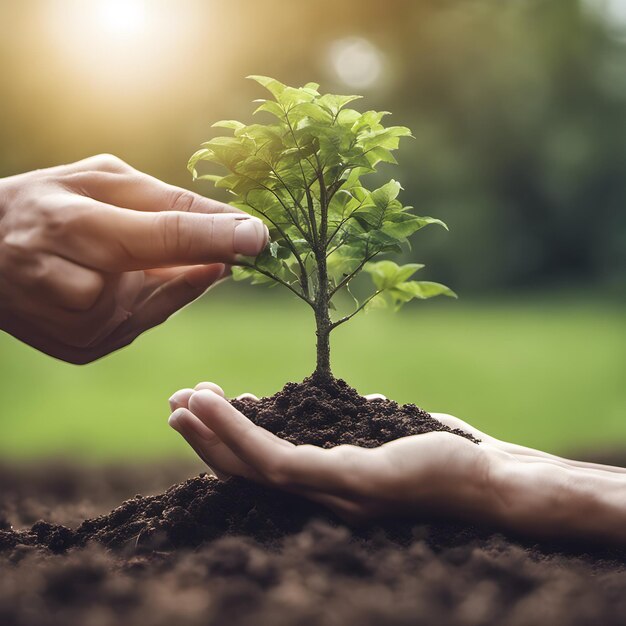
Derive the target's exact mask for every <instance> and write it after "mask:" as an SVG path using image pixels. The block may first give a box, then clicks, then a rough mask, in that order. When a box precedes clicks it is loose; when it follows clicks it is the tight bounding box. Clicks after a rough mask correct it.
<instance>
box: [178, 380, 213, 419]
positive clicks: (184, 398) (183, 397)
mask: <svg viewBox="0 0 626 626" xmlns="http://www.w3.org/2000/svg"><path fill="white" fill-rule="evenodd" d="M201 389H208V390H209V391H212V392H213V393H217V394H218V395H220V396H222V398H223V397H224V390H223V389H222V388H221V387H220V386H219V385H216V384H215V383H209V382H204V383H198V384H197V385H196V386H195V388H194V389H189V388H186V389H180V390H179V391H176V392H175V393H174V394H172V396H170V398H169V404H170V409H171V410H172V412H174V411H175V410H176V409H180V408H184V409H186V408H188V407H189V398H191V396H192V395H193V394H194V392H196V391H199V390H201Z"/></svg>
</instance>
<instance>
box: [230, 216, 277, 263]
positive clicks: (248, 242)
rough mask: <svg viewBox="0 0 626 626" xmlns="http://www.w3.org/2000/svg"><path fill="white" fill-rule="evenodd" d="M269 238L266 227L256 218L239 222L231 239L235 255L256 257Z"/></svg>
mask: <svg viewBox="0 0 626 626" xmlns="http://www.w3.org/2000/svg"><path fill="white" fill-rule="evenodd" d="M269 236H270V233H269V230H268V229H267V226H266V225H265V224H264V223H263V222H262V221H261V220H259V219H257V218H256V217H249V218H246V219H243V220H239V221H238V223H237V225H236V226H235V235H234V239H233V247H234V250H235V253H236V254H243V255H245V256H256V255H257V254H259V253H260V252H261V251H262V250H263V248H265V246H266V245H267V242H268V239H269Z"/></svg>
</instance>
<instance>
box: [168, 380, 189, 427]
mask: <svg viewBox="0 0 626 626" xmlns="http://www.w3.org/2000/svg"><path fill="white" fill-rule="evenodd" d="M193 393H194V390H193V389H189V388H187V389H179V390H178V391H175V392H174V393H173V394H172V395H171V396H170V397H169V399H168V403H169V405H170V410H171V412H172V413H174V411H176V409H186V408H187V407H188V405H189V398H191V396H192V395H193ZM170 425H171V424H170Z"/></svg>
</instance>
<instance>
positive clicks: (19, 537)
mask: <svg viewBox="0 0 626 626" xmlns="http://www.w3.org/2000/svg"><path fill="white" fill-rule="evenodd" d="M233 405H234V406H235V407H236V408H238V409H239V410H241V411H242V412H243V413H244V414H245V415H247V416H248V417H249V418H250V419H251V420H252V421H253V422H255V423H256V424H259V425H260V426H263V427H264V428H266V429H267V430H270V431H272V432H274V433H275V434H277V435H278V436H280V437H283V438H284V439H287V440H288V441H291V442H293V443H296V444H302V443H310V444H314V445H318V446H323V447H332V446H336V445H339V444H344V443H351V444H354V445H358V446H363V447H374V446H378V445H381V444H383V443H385V442H387V441H391V440H393V439H397V438H398V437H405V436H407V435H417V434H423V433H427V432H432V431H435V430H438V431H447V432H454V433H455V434H457V435H459V436H462V437H466V438H468V439H470V440H471V441H474V442H476V441H477V440H476V439H474V437H472V436H471V435H470V434H468V433H465V432H463V431H460V430H458V429H457V430H454V431H452V430H451V429H449V428H448V427H446V426H444V425H443V424H441V423H440V422H438V421H437V420H435V419H434V418H432V417H431V416H430V415H429V414H428V413H427V412H426V411H424V410H422V409H420V408H418V407H416V406H415V405H414V404H406V405H399V404H397V403H396V402H392V401H389V400H374V401H367V400H366V399H365V398H364V397H363V396H361V395H359V394H358V393H357V391H356V390H355V389H353V388H352V387H350V386H349V385H347V384H346V383H345V382H344V381H342V380H319V379H315V378H308V379H306V380H305V381H303V382H302V383H297V384H296V383H288V384H287V385H286V386H285V387H284V389H282V390H281V391H280V392H278V393H277V394H275V395H274V396H271V397H268V398H262V399H261V400H259V401H251V400H239V401H233ZM315 517H318V518H320V517H321V518H325V519H328V520H333V519H334V518H333V516H332V515H331V514H330V513H329V512H327V511H326V510H325V509H324V508H322V507H320V506H319V505H316V504H313V503H311V502H308V501H305V500H303V499H301V498H298V497H296V496H292V495H289V494H285V493H280V492H277V491H275V490H271V489H267V488H264V487H261V486H259V485H254V484H251V483H248V482H246V481H243V480H238V479H231V480H229V481H227V482H223V483H220V482H218V481H216V480H214V479H213V478H210V477H208V476H207V475H206V474H205V475H201V476H199V477H196V478H192V479H190V480H187V481H185V482H184V483H182V484H179V485H175V486H173V487H171V488H170V489H168V490H167V491H166V492H165V493H162V494H160V495H156V496H149V497H143V496H139V495H138V496H135V497H134V498H132V499H130V500H127V501H126V502H124V503H123V504H122V505H120V506H118V507H117V508H116V509H114V510H113V511H111V512H110V513H108V514H107V515H102V516H100V517H97V518H95V519H87V520H85V521H84V522H83V523H82V524H80V525H79V526H78V528H77V529H75V530H72V529H69V528H67V527H65V526H62V525H58V524H51V523H48V522H43V521H40V522H37V523H36V524H34V525H33V526H32V528H30V529H29V530H26V531H14V530H11V529H6V528H5V529H4V530H2V529H1V528H0V550H3V549H4V550H7V549H13V548H15V547H16V546H18V545H26V546H44V547H46V548H48V549H49V550H51V551H52V552H56V553H58V552H64V551H66V550H68V549H70V548H72V547H75V546H84V545H86V544H87V543H88V542H90V541H97V542H98V543H101V544H102V545H104V546H106V547H108V548H116V549H127V550H134V551H158V550H173V549H176V548H182V547H194V546H198V545H200V544H202V543H204V542H206V541H210V540H212V539H216V538H218V537H221V536H226V535H241V534H244V535H248V536H250V537H253V538H254V539H255V540H257V541H260V542H264V543H268V542H272V541H276V540H278V539H280V538H281V537H284V536H285V535H287V534H290V533H294V532H297V531H299V530H301V529H302V528H303V526H304V525H305V524H306V523H307V522H308V521H309V520H311V519H313V518H315Z"/></svg>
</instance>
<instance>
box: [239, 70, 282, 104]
mask: <svg viewBox="0 0 626 626" xmlns="http://www.w3.org/2000/svg"><path fill="white" fill-rule="evenodd" d="M247 78H249V79H250V80H254V81H256V82H257V83H259V85H262V86H263V87H265V89H267V90H268V91H269V92H270V93H271V94H272V95H273V96H274V97H275V98H276V99H278V98H279V97H280V95H281V94H282V93H283V91H285V89H286V85H284V84H283V83H281V82H280V81H278V80H276V79H275V78H270V77H269V76H257V75H254V74H253V75H251V76H247Z"/></svg>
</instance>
